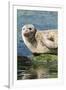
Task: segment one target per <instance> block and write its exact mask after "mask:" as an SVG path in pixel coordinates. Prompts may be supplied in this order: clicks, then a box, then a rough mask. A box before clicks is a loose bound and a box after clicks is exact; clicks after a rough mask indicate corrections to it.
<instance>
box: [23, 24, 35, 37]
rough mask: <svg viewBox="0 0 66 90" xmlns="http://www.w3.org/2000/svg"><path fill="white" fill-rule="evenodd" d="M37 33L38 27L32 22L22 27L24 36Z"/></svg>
mask: <svg viewBox="0 0 66 90" xmlns="http://www.w3.org/2000/svg"><path fill="white" fill-rule="evenodd" d="M35 33H36V29H35V27H34V25H32V24H26V25H24V26H23V27H22V36H24V37H26V38H30V37H32V36H35Z"/></svg>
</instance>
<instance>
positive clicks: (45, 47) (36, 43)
mask: <svg viewBox="0 0 66 90" xmlns="http://www.w3.org/2000/svg"><path fill="white" fill-rule="evenodd" d="M22 39H23V41H24V43H25V45H26V46H27V47H28V48H29V50H30V51H31V52H32V53H37V54H39V53H53V54H57V49H58V31H57V30H55V29H54V30H38V29H37V28H35V27H34V25H32V24H26V25H24V26H23V27H22Z"/></svg>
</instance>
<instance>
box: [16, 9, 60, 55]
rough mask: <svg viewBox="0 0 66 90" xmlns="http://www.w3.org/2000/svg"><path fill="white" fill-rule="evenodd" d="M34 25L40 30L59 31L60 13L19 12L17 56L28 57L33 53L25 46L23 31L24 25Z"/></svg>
mask: <svg viewBox="0 0 66 90" xmlns="http://www.w3.org/2000/svg"><path fill="white" fill-rule="evenodd" d="M25 24H33V25H34V26H35V27H36V28H37V29H39V30H45V29H57V28H58V12H57V11H30V10H19V9H18V10H17V55H18V56H28V55H31V54H32V53H31V52H30V51H29V49H28V48H27V47H26V46H25V44H24V42H23V40H22V36H21V30H22V27H23V25H25Z"/></svg>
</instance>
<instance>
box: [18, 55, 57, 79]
mask: <svg viewBox="0 0 66 90" xmlns="http://www.w3.org/2000/svg"><path fill="white" fill-rule="evenodd" d="M17 60H18V61H17V67H18V68H17V79H18V80H24V79H40V78H57V73H58V71H57V70H58V68H57V55H42V56H32V57H29V58H28V57H26V56H18V58H17Z"/></svg>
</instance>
